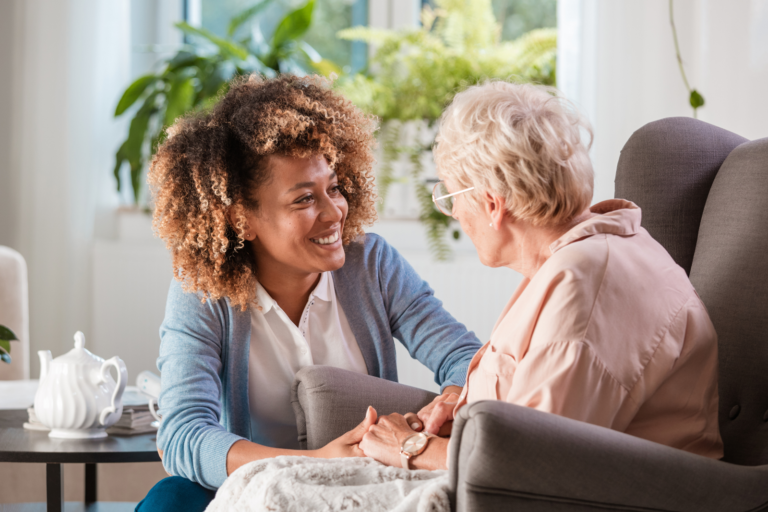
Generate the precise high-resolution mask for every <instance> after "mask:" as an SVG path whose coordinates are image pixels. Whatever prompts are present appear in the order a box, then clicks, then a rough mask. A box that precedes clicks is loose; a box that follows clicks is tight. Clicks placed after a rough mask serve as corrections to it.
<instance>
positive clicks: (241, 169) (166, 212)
mask: <svg viewBox="0 0 768 512" xmlns="http://www.w3.org/2000/svg"><path fill="white" fill-rule="evenodd" d="M330 85H331V83H330V81H329V80H327V79H325V78H322V77H318V76H310V77H296V76H293V75H281V76H279V77H277V78H273V79H266V78H263V77H260V76H258V75H251V76H246V77H240V78H236V79H235V80H233V81H232V83H231V84H230V88H229V91H228V92H227V93H226V94H225V95H224V96H223V97H222V98H221V100H220V101H219V102H218V103H217V104H216V105H215V106H214V107H213V109H211V110H210V111H209V112H204V113H197V114H191V115H188V116H185V117H183V118H181V119H179V120H178V121H176V123H175V124H174V125H173V126H171V127H170V128H169V129H168V131H167V135H168V137H167V139H166V141H165V142H164V143H163V144H162V145H161V146H160V147H159V148H158V150H157V153H156V154H155V156H154V158H153V160H152V164H151V166H150V171H149V175H148V179H147V181H148V183H149V186H150V190H151V192H152V195H153V201H154V205H155V211H154V219H153V228H154V231H155V234H156V236H158V237H160V238H162V239H163V240H164V241H165V243H166V247H167V248H168V250H169V251H170V252H171V256H172V260H173V271H174V276H175V278H176V279H177V280H179V281H180V282H181V283H182V288H183V289H184V291H186V292H193V293H199V294H200V295H201V299H202V301H203V302H205V301H206V300H209V299H210V300H218V299H220V298H222V297H227V298H229V300H230V304H231V305H232V307H236V306H239V307H240V308H241V309H242V310H246V309H247V308H248V306H249V305H250V304H251V303H253V302H254V300H255V294H256V258H255V255H254V253H253V249H252V247H251V245H250V244H246V243H245V240H244V237H243V235H244V233H245V230H244V227H245V215H244V213H245V212H246V211H249V210H251V211H252V210H255V209H258V207H259V203H258V200H257V197H256V192H257V190H258V188H259V187H260V186H261V185H263V184H265V183H266V182H267V181H268V180H269V177H270V173H271V170H270V166H269V165H268V157H269V156H270V155H283V156H293V157H298V158H307V157H310V156H313V155H323V156H324V157H325V158H326V160H327V161H328V165H329V167H330V168H331V169H333V170H334V171H335V172H336V174H337V176H338V179H339V185H340V186H341V189H342V194H343V195H344V197H345V198H346V200H347V203H348V205H349V211H348V214H347V219H346V222H345V223H344V231H343V233H342V241H343V243H344V245H348V244H349V243H350V242H351V241H353V240H354V239H355V238H356V237H358V236H360V235H362V234H363V226H366V225H370V224H372V223H373V222H374V221H375V220H376V207H375V201H376V195H375V191H374V179H373V172H372V165H373V145H374V143H375V142H374V136H373V133H374V131H375V130H376V122H375V118H374V117H372V116H368V115H366V114H364V113H363V112H362V111H360V110H359V109H358V108H357V107H355V106H354V105H353V104H352V103H351V102H350V101H348V100H347V99H345V98H343V97H342V96H340V95H339V94H337V93H335V92H333V91H332V90H331V88H330ZM229 218H232V219H234V225H231V224H230V222H229V220H228V219H229Z"/></svg>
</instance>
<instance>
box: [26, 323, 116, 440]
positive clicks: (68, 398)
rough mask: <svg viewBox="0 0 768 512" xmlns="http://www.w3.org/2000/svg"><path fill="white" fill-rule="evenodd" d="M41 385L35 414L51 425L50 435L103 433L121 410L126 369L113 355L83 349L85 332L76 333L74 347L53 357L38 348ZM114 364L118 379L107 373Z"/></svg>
mask: <svg viewBox="0 0 768 512" xmlns="http://www.w3.org/2000/svg"><path fill="white" fill-rule="evenodd" d="M37 355H38V356H40V386H39V387H38V388H37V393H36V394H35V415H36V416H37V419H38V420H39V421H40V423H42V424H43V425H45V426H46V427H48V428H50V429H51V433H50V434H48V435H49V436H50V437H59V438H65V439H89V438H98V437H106V436H107V433H106V432H105V431H104V429H106V428H107V427H110V426H112V425H114V424H115V423H116V422H117V420H119V419H120V416H121V415H122V414H123V391H125V384H126V382H128V370H126V368H125V363H124V362H123V360H122V359H120V358H119V357H117V356H115V357H113V358H111V359H109V360H107V361H105V360H104V359H102V358H100V357H99V356H96V355H93V354H91V353H90V352H89V351H88V350H86V349H85V335H83V333H82V332H80V331H78V332H77V333H76V334H75V348H73V349H72V350H70V351H69V352H67V353H66V354H64V355H62V356H59V357H57V358H56V359H53V360H52V357H51V351H50V350H40V351H38V353H37ZM111 366H114V367H115V369H116V370H117V383H115V379H113V378H112V375H110V373H109V368H110V367H111Z"/></svg>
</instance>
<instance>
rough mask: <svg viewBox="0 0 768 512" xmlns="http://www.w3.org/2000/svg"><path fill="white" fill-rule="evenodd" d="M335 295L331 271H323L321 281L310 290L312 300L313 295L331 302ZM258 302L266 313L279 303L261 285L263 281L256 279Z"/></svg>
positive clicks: (260, 309) (260, 308) (261, 309)
mask: <svg viewBox="0 0 768 512" xmlns="http://www.w3.org/2000/svg"><path fill="white" fill-rule="evenodd" d="M334 295H335V290H334V289H333V280H332V279H331V273H330V272H321V273H320V281H318V282H317V286H315V289H314V290H312V292H310V294H309V297H310V300H311V299H312V297H314V298H316V299H320V300H322V301H325V302H331V299H332V297H334ZM256 302H257V303H258V306H257V307H258V308H259V311H261V312H262V313H264V314H266V313H267V312H268V311H269V310H270V309H272V307H273V306H275V305H276V304H277V302H275V299H273V298H272V296H271V295H270V294H269V292H268V291H267V290H266V289H265V288H264V287H263V286H261V283H260V282H258V281H256Z"/></svg>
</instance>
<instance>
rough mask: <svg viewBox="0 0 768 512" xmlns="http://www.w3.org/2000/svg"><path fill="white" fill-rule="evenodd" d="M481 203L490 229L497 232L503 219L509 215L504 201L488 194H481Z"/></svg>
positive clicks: (500, 197)
mask: <svg viewBox="0 0 768 512" xmlns="http://www.w3.org/2000/svg"><path fill="white" fill-rule="evenodd" d="M482 203H483V209H484V210H485V213H486V215H487V216H488V219H489V220H490V223H489V224H490V227H491V228H493V229H495V230H497V231H498V230H499V228H500V227H501V225H502V223H503V222H504V220H505V218H506V217H507V216H508V215H509V213H508V211H507V208H506V206H507V202H506V199H504V198H503V197H502V196H499V195H496V194H491V193H490V192H483V196H482Z"/></svg>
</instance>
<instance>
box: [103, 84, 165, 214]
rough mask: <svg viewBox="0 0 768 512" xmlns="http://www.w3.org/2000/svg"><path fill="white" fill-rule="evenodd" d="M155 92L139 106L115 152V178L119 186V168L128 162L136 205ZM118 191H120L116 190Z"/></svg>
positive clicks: (154, 109)
mask: <svg viewBox="0 0 768 512" xmlns="http://www.w3.org/2000/svg"><path fill="white" fill-rule="evenodd" d="M156 97H157V92H156V91H155V92H153V93H152V94H150V95H149V96H148V97H147V98H146V99H145V100H144V104H143V105H142V106H141V108H140V109H139V111H138V112H136V115H135V116H134V118H133V119H132V120H131V126H130V128H129V129H128V138H126V139H125V142H123V145H122V146H120V149H118V150H117V155H116V160H117V161H116V165H115V169H114V172H115V177H116V178H117V181H118V186H119V185H120V167H121V166H122V164H123V162H125V161H128V163H129V164H130V165H131V185H132V186H133V197H134V200H135V201H136V204H138V198H139V195H140V188H141V183H140V177H141V169H142V167H143V166H144V155H143V154H142V149H143V147H144V139H145V138H146V135H147V128H148V127H149V120H150V118H151V117H152V114H154V113H155V112H156V111H157V107H156V106H155V98H156ZM118 190H120V189H119V188H118Z"/></svg>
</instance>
